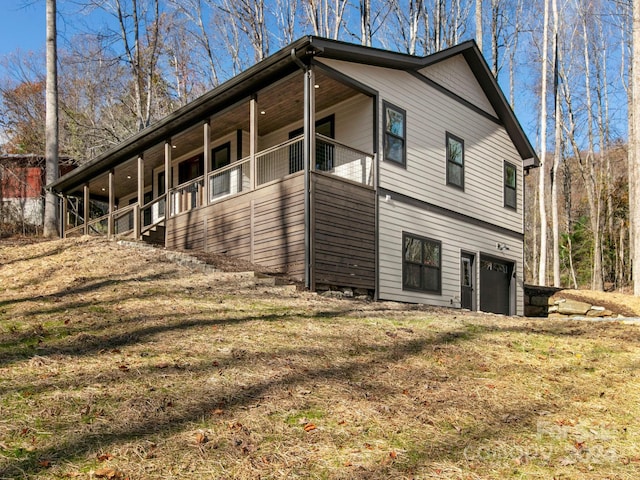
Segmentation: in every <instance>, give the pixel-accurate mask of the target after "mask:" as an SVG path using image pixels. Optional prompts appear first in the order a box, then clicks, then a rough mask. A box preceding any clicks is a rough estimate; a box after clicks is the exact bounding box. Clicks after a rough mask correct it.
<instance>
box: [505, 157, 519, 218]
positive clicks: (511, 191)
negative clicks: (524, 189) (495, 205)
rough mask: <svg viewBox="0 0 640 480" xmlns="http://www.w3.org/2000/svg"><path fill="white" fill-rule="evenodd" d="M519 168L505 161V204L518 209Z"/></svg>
mask: <svg viewBox="0 0 640 480" xmlns="http://www.w3.org/2000/svg"><path fill="white" fill-rule="evenodd" d="M517 188H518V170H517V169H516V166H515V165H513V164H512V163H509V162H504V206H505V207H507V208H512V209H514V210H515V209H516V208H517V205H518V203H517V202H518V195H517V193H518V190H517Z"/></svg>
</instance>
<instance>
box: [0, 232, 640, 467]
mask: <svg viewBox="0 0 640 480" xmlns="http://www.w3.org/2000/svg"><path fill="white" fill-rule="evenodd" d="M639 355H640V329H639V327H638V325H626V324H621V323H614V322H606V323H605V322H601V323H591V322H568V321H564V322H559V321H549V320H529V319H523V318H510V317H502V316H498V315H484V314H473V313H464V312H460V311H457V310H448V309H435V308H429V307H424V306H411V305H402V304H397V303H391V302H381V303H372V302H364V301H355V300H336V299H328V298H323V297H320V296H318V295H315V294H312V293H308V292H300V291H296V290H295V288H291V287H290V286H268V285H261V284H259V282H258V284H256V280H255V278H253V277H251V276H248V275H234V274H229V273H224V274H211V275H207V274H203V273H200V272H197V271H194V270H191V269H189V268H188V267H184V266H180V265H177V264H175V263H173V262H171V261H169V260H168V259H167V257H166V255H165V254H164V253H163V252H162V251H161V250H140V249H137V248H130V247H125V246H121V245H118V244H117V243H114V242H108V241H104V240H91V239H75V240H57V241H51V242H40V243H33V244H28V243H20V242H14V243H6V242H5V243H3V244H0V478H25V479H26V478H28V479H58V478H86V479H90V478H109V479H120V480H124V479H125V478H129V479H166V478H176V479H182V478H185V479H192V478H332V479H333V478H344V479H347V478H353V479H356V478H357V479H364V478H367V479H378V478H379V479H387V478H399V479H402V478H460V479H462V478H494V479H503V478H509V477H516V478H523V477H527V478H529V477H541V478H552V477H555V478H575V479H578V478H594V479H596V478H602V479H604V478H617V479H635V478H638V476H639V474H640V446H639V445H638V444H637V442H636V440H637V438H638V436H639V435H640V380H639V378H638V374H639V365H638V358H640V356H639Z"/></svg>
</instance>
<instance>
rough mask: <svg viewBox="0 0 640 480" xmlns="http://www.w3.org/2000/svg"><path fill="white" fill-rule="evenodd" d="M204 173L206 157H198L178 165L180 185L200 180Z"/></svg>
mask: <svg viewBox="0 0 640 480" xmlns="http://www.w3.org/2000/svg"><path fill="white" fill-rule="evenodd" d="M203 171H204V156H203V155H202V154H200V155H196V156H195V157H193V158H190V159H189V160H185V161H184V162H180V164H179V165H178V185H182V184H183V183H185V182H188V181H189V180H193V179H194V178H198V177H199V176H200V175H202V172H203Z"/></svg>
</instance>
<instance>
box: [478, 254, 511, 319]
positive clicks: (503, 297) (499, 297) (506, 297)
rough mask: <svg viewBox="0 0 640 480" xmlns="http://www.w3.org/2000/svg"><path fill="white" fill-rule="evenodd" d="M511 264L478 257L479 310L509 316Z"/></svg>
mask: <svg viewBox="0 0 640 480" xmlns="http://www.w3.org/2000/svg"><path fill="white" fill-rule="evenodd" d="M512 272H513V263H509V262H504V261H501V260H495V259H492V258H488V257H480V310H482V311H483V312H493V313H503V314H505V315H509V314H510V300H511V273H512Z"/></svg>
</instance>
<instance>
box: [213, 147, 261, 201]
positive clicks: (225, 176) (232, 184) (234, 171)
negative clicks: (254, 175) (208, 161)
mask: <svg viewBox="0 0 640 480" xmlns="http://www.w3.org/2000/svg"><path fill="white" fill-rule="evenodd" d="M250 167H251V159H250V158H245V159H243V160H240V161H239V162H235V163H232V164H231V165H227V166H225V167H222V168H218V169H216V170H214V171H213V172H211V173H209V176H208V182H209V202H215V201H217V200H221V199H222V198H225V197H228V196H230V195H235V194H236V193H240V192H244V191H247V190H250V189H251V173H250Z"/></svg>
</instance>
